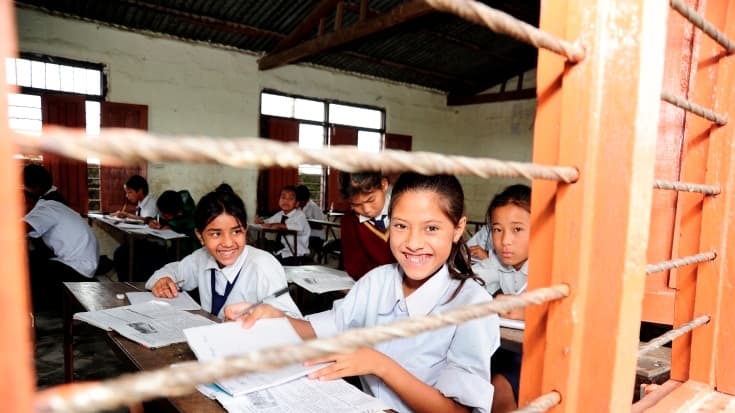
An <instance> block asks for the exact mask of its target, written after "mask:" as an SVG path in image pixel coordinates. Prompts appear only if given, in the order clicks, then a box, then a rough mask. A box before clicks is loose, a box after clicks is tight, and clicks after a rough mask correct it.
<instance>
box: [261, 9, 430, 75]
mask: <svg viewBox="0 0 735 413" xmlns="http://www.w3.org/2000/svg"><path fill="white" fill-rule="evenodd" d="M433 10H434V9H433V8H432V7H431V6H429V5H428V4H426V3H425V2H424V1H423V0H413V1H411V2H409V3H405V4H402V5H400V6H398V7H396V8H394V9H392V10H391V11H389V12H387V13H385V14H382V15H380V16H376V17H373V18H370V19H367V20H364V21H361V22H358V23H355V24H353V25H352V26H349V27H346V28H344V29H341V30H339V31H336V32H332V33H328V34H325V35H324V36H321V37H318V38H316V39H312V40H309V41H306V42H303V43H301V44H299V45H297V46H294V47H292V48H290V49H286V50H283V51H281V52H278V53H269V54H267V55H265V56H263V57H262V58H261V59H260V60H259V61H258V68H259V69H260V70H268V69H273V68H276V67H279V66H284V65H287V64H290V63H293V62H296V61H298V60H301V59H304V58H306V57H309V56H313V55H316V54H319V53H322V52H325V51H327V50H329V49H333V48H335V47H338V46H342V45H344V44H347V43H350V42H352V41H355V40H357V39H361V38H363V37H366V36H369V35H371V34H375V33H378V32H381V31H383V30H386V29H389V28H391V27H394V26H397V25H399V24H401V23H405V22H407V21H409V20H412V19H415V18H418V17H421V16H424V15H426V14H428V13H431V12H432V11H433Z"/></svg>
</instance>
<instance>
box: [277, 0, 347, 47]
mask: <svg viewBox="0 0 735 413" xmlns="http://www.w3.org/2000/svg"><path fill="white" fill-rule="evenodd" d="M340 1H341V0H322V2H321V3H319V4H317V5H316V7H314V10H312V11H311V13H309V15H308V16H306V18H305V19H304V20H303V21H302V22H301V24H299V25H298V26H296V28H295V29H293V30H292V31H291V33H289V34H288V36H286V37H285V38H284V39H283V40H281V41H280V42H279V43H278V44H277V45H276V47H274V48H273V50H272V51H271V53H278V52H280V51H282V50H285V49H288V48H289V47H291V46H293V45H295V44H297V43H299V42H300V41H301V40H303V39H304V38H305V37H306V36H307V35H308V34H309V33H310V32H311V31H312V30H314V28H316V27H318V26H319V21H320V20H321V19H322V18H324V17H326V16H327V14H329V13H330V12H331V11H332V9H334V7H335V6H336V5H337V3H339V2H340Z"/></svg>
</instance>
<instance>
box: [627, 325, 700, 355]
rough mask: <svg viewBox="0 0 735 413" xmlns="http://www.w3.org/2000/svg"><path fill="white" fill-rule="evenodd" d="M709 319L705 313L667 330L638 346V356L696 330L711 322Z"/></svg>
mask: <svg viewBox="0 0 735 413" xmlns="http://www.w3.org/2000/svg"><path fill="white" fill-rule="evenodd" d="M709 320H710V317H709V316H708V315H703V316H700V317H697V318H695V319H694V320H692V321H690V322H688V323H686V324H682V325H680V326H679V327H677V328H675V329H674V330H670V331H667V332H665V333H664V334H662V335H660V336H658V337H656V338H654V339H653V340H651V341H649V342H648V343H646V344H644V345H642V346H640V347H639V348H638V357H641V356H643V355H645V354H646V353H650V352H651V351H653V350H656V349H657V348H659V347H661V346H663V345H664V344H666V343H668V342H669V341H672V340H674V339H675V338H677V337H680V336H683V335H684V334H686V333H688V332H690V331H692V330H694V329H695V328H697V327H699V326H703V325H705V324H707V323H709Z"/></svg>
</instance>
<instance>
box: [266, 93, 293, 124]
mask: <svg viewBox="0 0 735 413" xmlns="http://www.w3.org/2000/svg"><path fill="white" fill-rule="evenodd" d="M293 107H294V99H293V98H291V97H288V96H281V95H272V94H270V93H261V94H260V113H261V114H263V115H272V116H283V117H285V118H292V117H293Z"/></svg>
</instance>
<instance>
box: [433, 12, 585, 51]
mask: <svg viewBox="0 0 735 413" xmlns="http://www.w3.org/2000/svg"><path fill="white" fill-rule="evenodd" d="M425 1H426V3H428V4H429V5H430V6H431V7H433V8H434V9H436V10H439V11H443V12H447V13H452V14H456V15H457V16H459V17H461V18H463V19H465V20H467V21H470V22H473V23H476V24H480V25H484V26H487V27H488V28H489V29H490V30H492V31H494V32H496V33H501V34H504V35H507V36H510V37H512V38H514V39H516V40H520V41H522V42H524V43H528V44H530V45H532V46H534V47H536V48H537V49H546V50H550V51H552V52H554V53H556V54H558V55H561V56H564V57H566V58H567V60H569V61H570V62H572V63H578V62H581V61H582V59H584V57H585V50H584V47H582V46H581V45H580V44H579V43H574V44H572V43H569V42H567V41H565V40H561V39H559V38H557V37H554V36H553V35H551V34H549V33H546V32H544V31H542V30H539V29H537V28H536V27H534V26H532V25H530V24H528V23H526V22H524V21H522V20H518V19H516V18H515V17H513V16H511V15H510V14H507V13H504V12H502V11H499V10H496V9H493V8H491V7H488V6H486V5H484V4H482V3H480V2H477V1H473V0H425Z"/></svg>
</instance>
